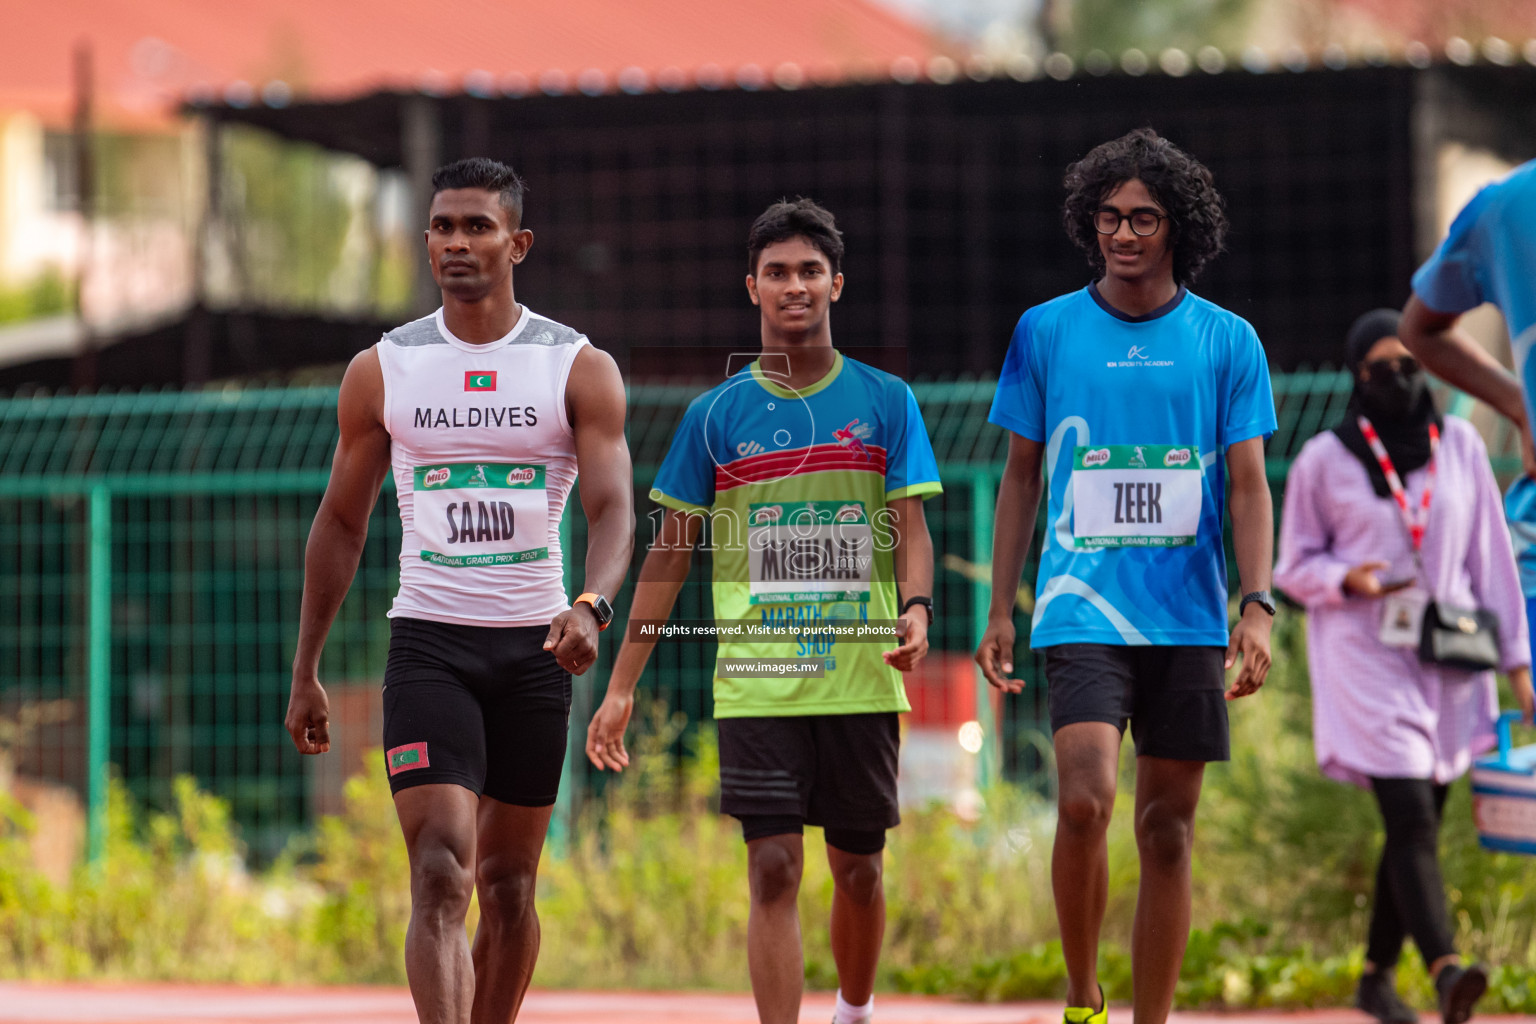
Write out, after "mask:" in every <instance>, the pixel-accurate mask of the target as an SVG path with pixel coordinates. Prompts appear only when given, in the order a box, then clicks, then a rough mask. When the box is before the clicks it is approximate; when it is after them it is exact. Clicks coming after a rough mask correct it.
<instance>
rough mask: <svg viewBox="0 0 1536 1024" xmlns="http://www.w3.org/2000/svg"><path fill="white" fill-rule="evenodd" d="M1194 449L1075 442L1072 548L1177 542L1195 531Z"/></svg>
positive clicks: (1198, 489)
mask: <svg viewBox="0 0 1536 1024" xmlns="http://www.w3.org/2000/svg"><path fill="white" fill-rule="evenodd" d="M1203 475H1204V474H1203V473H1202V472H1201V469H1200V449H1199V448H1198V447H1196V446H1194V445H1158V444H1108V445H1078V446H1077V448H1076V449H1075V450H1074V456H1073V461H1072V542H1073V547H1075V548H1103V547H1179V546H1183V545H1189V544H1193V543H1194V542H1195V535H1196V534H1197V533H1198V532H1199V530H1200V504H1201V500H1202V495H1203V491H1204V488H1203V486H1202V483H1201V478H1202V477H1203Z"/></svg>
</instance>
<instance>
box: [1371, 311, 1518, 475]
mask: <svg viewBox="0 0 1536 1024" xmlns="http://www.w3.org/2000/svg"><path fill="white" fill-rule="evenodd" d="M1460 319H1461V314H1460V313H1441V312H1439V311H1437V310H1433V309H1430V308H1429V307H1428V306H1426V305H1424V303H1423V301H1422V300H1421V299H1420V298H1419V297H1418V296H1417V295H1411V296H1409V298H1408V305H1407V306H1405V307H1404V308H1403V319H1402V323H1400V324H1399V325H1398V336H1399V337H1400V338H1401V340H1402V342H1403V344H1404V345H1406V346H1407V347H1408V351H1410V352H1412V353H1413V355H1414V358H1416V359H1418V361H1419V362H1421V363H1423V364H1424V368H1425V369H1426V370H1428V371H1429V372H1430V373H1433V374H1434V375H1435V376H1436V377H1439V378H1440V379H1441V380H1444V381H1445V382H1446V383H1448V384H1450V385H1452V386H1453V387H1458V388H1460V389H1461V390H1463V391H1465V392H1466V393H1467V394H1469V395H1471V396H1472V397H1473V398H1480V399H1482V400H1483V401H1484V402H1487V403H1488V404H1489V405H1491V406H1493V408H1494V410H1495V411H1496V412H1498V414H1499V415H1501V416H1503V417H1504V418H1505V419H1507V420H1509V422H1510V423H1512V424H1514V426H1515V430H1516V431H1517V433H1518V434H1519V437H1520V459H1521V461H1522V463H1524V466H1525V475H1526V476H1529V477H1536V443H1533V442H1532V440H1531V427H1530V423H1529V420H1528V418H1527V416H1526V411H1525V398H1524V395H1523V394H1522V392H1521V388H1520V379H1519V378H1518V377H1516V376H1515V375H1514V374H1512V373H1510V372H1509V371H1508V370H1506V369H1505V368H1504V367H1503V366H1502V365H1500V363H1499V361H1498V360H1497V359H1495V358H1493V356H1491V355H1489V354H1488V353H1487V352H1486V351H1485V350H1484V349H1483V347H1482V346H1481V345H1479V344H1478V343H1477V342H1476V341H1475V340H1473V338H1472V336H1471V335H1469V334H1468V333H1467V332H1466V331H1463V330H1459V329H1458V328H1457V327H1456V322H1457V321H1458V320H1460Z"/></svg>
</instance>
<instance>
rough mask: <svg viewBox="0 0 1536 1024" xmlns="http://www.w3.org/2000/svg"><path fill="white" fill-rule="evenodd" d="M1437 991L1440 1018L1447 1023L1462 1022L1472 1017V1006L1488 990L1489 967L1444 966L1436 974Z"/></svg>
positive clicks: (1480, 965)
mask: <svg viewBox="0 0 1536 1024" xmlns="http://www.w3.org/2000/svg"><path fill="white" fill-rule="evenodd" d="M1435 991H1436V992H1438V993H1439V994H1440V1019H1441V1020H1443V1021H1444V1022H1445V1024H1462V1022H1463V1021H1466V1020H1470V1019H1471V1017H1472V1007H1473V1006H1474V1005H1476V1003H1477V1001H1478V1000H1479V999H1481V998H1483V993H1484V992H1486V991H1488V969H1487V968H1486V967H1484V966H1483V965H1482V964H1473V965H1472V966H1470V967H1462V966H1461V965H1459V964H1451V965H1450V966H1448V967H1442V968H1441V969H1440V973H1439V974H1437V975H1435Z"/></svg>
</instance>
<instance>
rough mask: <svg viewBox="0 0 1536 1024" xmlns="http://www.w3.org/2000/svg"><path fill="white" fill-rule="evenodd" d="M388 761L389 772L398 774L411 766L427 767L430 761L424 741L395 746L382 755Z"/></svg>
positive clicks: (408, 769)
mask: <svg viewBox="0 0 1536 1024" xmlns="http://www.w3.org/2000/svg"><path fill="white" fill-rule="evenodd" d="M384 757H385V759H386V760H388V762H389V774H391V775H399V774H400V773H401V772H408V771H410V770H411V769H412V768H427V767H429V766H430V765H431V764H432V762H431V761H429V760H427V745H426V744H425V743H407V744H406V745H405V746H403V747H395V748H394V749H392V750H389V751H388V752H386V753H385V755H384Z"/></svg>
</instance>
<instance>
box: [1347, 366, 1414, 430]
mask: <svg viewBox="0 0 1536 1024" xmlns="http://www.w3.org/2000/svg"><path fill="white" fill-rule="evenodd" d="M1357 387H1358V390H1359V393H1360V404H1361V405H1362V406H1364V407H1365V414H1366V415H1367V416H1369V417H1370V418H1371V419H1381V420H1397V419H1402V418H1403V417H1404V416H1407V415H1409V414H1410V413H1412V412H1413V411H1414V410H1415V409H1417V408H1418V406H1419V403H1420V402H1421V401H1422V400H1423V398H1424V390H1425V388H1426V387H1428V381H1427V380H1426V379H1425V377H1424V371H1423V370H1415V371H1414V372H1412V373H1403V372H1401V371H1398V370H1391V371H1384V370H1382V369H1373V370H1372V371H1371V376H1370V379H1369V380H1363V381H1360V382H1359V383H1358V385H1357Z"/></svg>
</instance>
